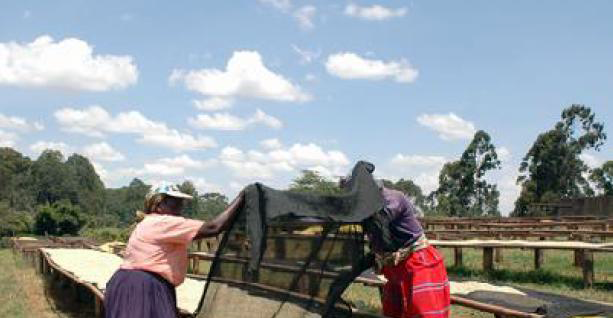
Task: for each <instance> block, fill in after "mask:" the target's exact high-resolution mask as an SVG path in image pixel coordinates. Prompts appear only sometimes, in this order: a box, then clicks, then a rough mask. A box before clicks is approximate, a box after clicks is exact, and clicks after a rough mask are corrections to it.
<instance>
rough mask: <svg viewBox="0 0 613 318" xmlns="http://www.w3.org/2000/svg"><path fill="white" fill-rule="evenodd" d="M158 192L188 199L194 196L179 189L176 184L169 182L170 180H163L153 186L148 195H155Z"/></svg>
mask: <svg viewBox="0 0 613 318" xmlns="http://www.w3.org/2000/svg"><path fill="white" fill-rule="evenodd" d="M156 194H165V195H167V196H170V197H175V198H180V199H187V200H191V199H193V198H194V197H192V196H191V195H189V194H187V193H183V192H181V191H179V188H177V186H176V185H174V184H172V183H169V182H161V183H159V184H157V185H154V186H152V187H151V191H149V195H148V197H153V196H154V195H156Z"/></svg>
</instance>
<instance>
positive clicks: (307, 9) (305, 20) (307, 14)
mask: <svg viewBox="0 0 613 318" xmlns="http://www.w3.org/2000/svg"><path fill="white" fill-rule="evenodd" d="M316 13H317V8H316V7H314V6H311V5H307V6H303V7H301V8H299V9H298V10H296V11H295V12H294V18H295V19H296V21H298V25H299V26H300V28H301V29H303V30H312V29H313V28H314V27H315V24H314V23H313V18H315V14H316Z"/></svg>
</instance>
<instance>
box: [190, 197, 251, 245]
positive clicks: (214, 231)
mask: <svg viewBox="0 0 613 318" xmlns="http://www.w3.org/2000/svg"><path fill="white" fill-rule="evenodd" d="M244 201H245V190H244V189H243V190H241V192H239V193H238V195H237V196H236V198H234V200H232V202H231V203H230V205H228V207H227V208H226V210H225V211H223V212H222V213H221V214H219V215H218V216H217V217H215V218H214V219H213V220H211V221H210V222H206V223H204V224H203V225H202V227H201V228H200V230H198V234H196V236H195V237H194V240H199V239H203V238H207V237H213V236H217V235H219V233H221V232H223V231H225V230H226V229H228V227H229V226H230V222H231V221H232V220H233V219H234V216H235V215H236V214H237V213H238V211H240V210H241V209H240V208H241V207H242V205H243V202H244Z"/></svg>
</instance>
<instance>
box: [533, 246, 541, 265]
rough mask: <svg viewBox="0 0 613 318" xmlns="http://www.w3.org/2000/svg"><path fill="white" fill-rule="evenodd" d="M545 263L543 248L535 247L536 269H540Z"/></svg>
mask: <svg viewBox="0 0 613 318" xmlns="http://www.w3.org/2000/svg"><path fill="white" fill-rule="evenodd" d="M541 265H543V250H541V249H540V248H535V249H534V269H536V270H539V269H540V268H541Z"/></svg>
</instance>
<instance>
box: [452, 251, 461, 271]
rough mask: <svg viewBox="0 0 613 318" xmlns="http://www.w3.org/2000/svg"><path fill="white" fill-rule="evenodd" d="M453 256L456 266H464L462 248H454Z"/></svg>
mask: <svg viewBox="0 0 613 318" xmlns="http://www.w3.org/2000/svg"><path fill="white" fill-rule="evenodd" d="M453 256H454V265H455V266H456V267H457V266H462V248H461V247H454V248H453Z"/></svg>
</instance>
